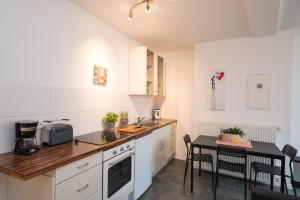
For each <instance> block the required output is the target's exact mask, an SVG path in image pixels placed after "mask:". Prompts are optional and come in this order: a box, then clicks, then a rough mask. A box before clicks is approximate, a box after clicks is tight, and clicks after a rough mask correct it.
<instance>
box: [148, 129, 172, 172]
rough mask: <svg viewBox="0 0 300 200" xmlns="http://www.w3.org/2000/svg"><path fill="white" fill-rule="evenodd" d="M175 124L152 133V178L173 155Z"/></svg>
mask: <svg viewBox="0 0 300 200" xmlns="http://www.w3.org/2000/svg"><path fill="white" fill-rule="evenodd" d="M174 142H176V123H173V124H170V125H167V126H164V127H162V128H159V129H156V130H154V131H153V147H152V151H153V160H152V176H155V175H156V174H157V173H158V172H159V171H160V170H161V169H162V168H163V167H164V166H165V165H166V164H167V163H168V162H169V161H170V160H171V159H172V158H173V157H174V155H175V149H176V146H175V143H174Z"/></svg>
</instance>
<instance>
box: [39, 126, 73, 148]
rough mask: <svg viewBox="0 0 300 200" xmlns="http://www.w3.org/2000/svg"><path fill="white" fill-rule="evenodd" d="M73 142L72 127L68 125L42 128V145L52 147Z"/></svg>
mask: <svg viewBox="0 0 300 200" xmlns="http://www.w3.org/2000/svg"><path fill="white" fill-rule="evenodd" d="M72 140H73V127H72V125H70V124H62V123H58V124H48V125H45V126H43V128H42V143H43V144H46V145H49V146H53V145H58V144H62V143H66V142H70V141H72Z"/></svg>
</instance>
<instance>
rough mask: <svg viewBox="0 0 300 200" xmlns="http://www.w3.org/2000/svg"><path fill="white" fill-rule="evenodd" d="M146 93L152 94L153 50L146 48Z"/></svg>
mask: <svg viewBox="0 0 300 200" xmlns="http://www.w3.org/2000/svg"><path fill="white" fill-rule="evenodd" d="M147 94H148V95H153V94H154V52H153V51H150V50H149V49H148V50H147Z"/></svg>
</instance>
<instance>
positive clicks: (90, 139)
mask: <svg viewBox="0 0 300 200" xmlns="http://www.w3.org/2000/svg"><path fill="white" fill-rule="evenodd" d="M127 136H128V134H127V133H124V132H106V131H98V132H94V133H89V134H85V135H80V136H77V137H75V138H74V139H75V140H77V141H80V142H85V143H89V144H96V145H104V144H107V143H110V142H114V141H116V140H119V139H122V138H124V137H127Z"/></svg>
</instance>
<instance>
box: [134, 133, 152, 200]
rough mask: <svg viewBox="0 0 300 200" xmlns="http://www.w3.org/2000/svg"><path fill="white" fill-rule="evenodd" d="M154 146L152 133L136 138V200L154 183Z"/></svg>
mask: <svg viewBox="0 0 300 200" xmlns="http://www.w3.org/2000/svg"><path fill="white" fill-rule="evenodd" d="M152 147H153V136H152V134H149V135H147V136H144V137H141V138H139V139H137V140H135V162H134V163H135V179H134V200H137V199H138V198H140V196H142V194H143V193H144V192H145V191H146V190H147V189H148V188H149V187H150V185H151V184H152V157H153V155H152V154H153V153H152Z"/></svg>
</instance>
